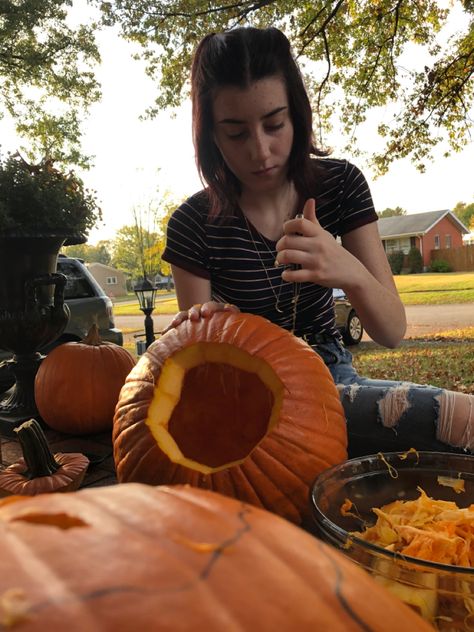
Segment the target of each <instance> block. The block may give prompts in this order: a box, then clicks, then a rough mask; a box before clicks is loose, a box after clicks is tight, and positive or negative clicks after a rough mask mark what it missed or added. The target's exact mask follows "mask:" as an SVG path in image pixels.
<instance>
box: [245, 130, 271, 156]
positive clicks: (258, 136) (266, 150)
mask: <svg viewBox="0 0 474 632" xmlns="http://www.w3.org/2000/svg"><path fill="white" fill-rule="evenodd" d="M249 145H250V148H249V149H250V159H251V160H252V161H253V162H262V163H264V162H265V160H267V158H269V157H270V139H269V138H268V137H267V136H266V135H265V133H264V132H263V131H261V130H257V131H255V133H254V134H252V135H251V137H250V142H249Z"/></svg>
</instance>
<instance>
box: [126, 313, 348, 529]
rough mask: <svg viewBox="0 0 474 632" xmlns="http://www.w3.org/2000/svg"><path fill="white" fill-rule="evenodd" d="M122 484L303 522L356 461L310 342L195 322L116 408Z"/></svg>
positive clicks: (139, 374) (278, 331) (242, 323)
mask: <svg viewBox="0 0 474 632" xmlns="http://www.w3.org/2000/svg"><path fill="white" fill-rule="evenodd" d="M113 442H114V457H115V465H116V472H117V477H118V480H119V481H120V482H140V483H149V484H152V485H158V484H170V483H172V484H174V483H189V484H191V485H195V486H198V487H205V488H209V489H213V490H215V491H218V492H221V493H223V494H225V495H229V496H235V497H237V498H240V499H241V500H245V501H247V502H250V503H252V504H255V505H257V506H261V507H264V508H266V509H268V510H270V511H273V512H275V513H278V514H280V515H282V516H284V517H286V518H288V519H290V520H292V521H294V522H296V523H301V522H302V521H303V520H304V519H305V517H306V516H307V515H308V513H309V501H308V498H309V490H310V487H311V483H312V482H313V481H314V479H315V477H316V475H317V474H318V473H319V472H321V471H322V470H324V469H325V468H327V467H329V466H331V465H333V464H336V463H339V462H341V461H343V460H344V459H346V458H347V453H346V445H347V436H346V425H345V418H344V414H343V410H342V406H341V403H340V400H339V395H338V391H337V389H336V386H335V384H334V381H333V379H332V377H331V374H330V372H329V370H328V369H327V367H326V366H325V364H324V362H323V361H322V360H321V358H320V357H319V356H318V355H317V354H316V353H315V352H314V351H313V350H312V349H311V347H309V346H308V345H307V344H306V343H305V342H304V341H303V340H301V339H298V338H296V337H295V336H293V335H292V334H290V333H289V332H287V331H285V330H284V329H282V328H281V327H278V326H277V325H274V324H272V323H271V322H269V321H268V320H266V319H264V318H261V317H260V316H253V315H250V314H239V313H232V312H219V313H216V314H214V315H213V316H212V317H211V318H202V319H200V320H199V321H198V322H191V321H189V320H188V321H186V322H184V323H182V324H181V325H180V326H179V327H177V328H176V329H173V330H171V331H169V332H168V333H167V334H165V335H164V336H163V337H162V338H161V339H160V340H159V341H157V342H155V343H154V344H153V345H152V346H151V347H149V349H148V351H147V353H146V354H145V355H144V356H142V357H141V358H140V360H139V362H138V364H137V366H136V367H135V369H134V370H133V371H132V372H131V373H130V375H129V376H128V378H127V381H126V383H125V385H124V387H123V389H122V391H121V394H120V399H119V402H118V404H117V409H116V414H115V420H114V430H113Z"/></svg>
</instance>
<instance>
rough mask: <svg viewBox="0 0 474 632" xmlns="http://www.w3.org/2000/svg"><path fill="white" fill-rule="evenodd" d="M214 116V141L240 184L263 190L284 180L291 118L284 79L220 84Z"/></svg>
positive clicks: (248, 188) (290, 143) (216, 95)
mask: <svg viewBox="0 0 474 632" xmlns="http://www.w3.org/2000/svg"><path fill="white" fill-rule="evenodd" d="M213 119H214V141H215V143H216V145H217V147H218V148H219V150H220V152H221V154H222V157H223V158H224V160H225V162H226V164H227V166H228V167H229V169H230V170H231V171H232V173H233V174H234V175H235V176H236V177H237V178H238V180H239V181H240V183H241V184H242V187H243V189H246V190H250V191H252V190H255V191H267V190H271V189H275V188H278V187H279V186H280V185H281V184H283V183H284V182H286V176H287V172H288V158H289V156H290V152H291V148H292V145H293V123H292V121H291V118H290V112H289V105H288V97H287V94H286V87H285V84H284V81H283V79H281V78H280V77H277V76H275V77H267V78H265V79H260V80H259V81H255V82H254V83H252V84H251V85H250V86H249V87H248V88H245V89H241V88H238V87H235V86H226V87H223V88H220V89H219V90H218V91H217V92H216V94H215V96H214V101H213Z"/></svg>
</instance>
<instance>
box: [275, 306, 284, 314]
mask: <svg viewBox="0 0 474 632" xmlns="http://www.w3.org/2000/svg"><path fill="white" fill-rule="evenodd" d="M275 311H277V312H278V313H279V314H283V310H282V309H281V307H279V306H278V305H275Z"/></svg>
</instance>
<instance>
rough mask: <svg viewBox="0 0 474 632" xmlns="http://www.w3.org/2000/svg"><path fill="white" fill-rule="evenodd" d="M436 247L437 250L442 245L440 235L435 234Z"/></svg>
mask: <svg viewBox="0 0 474 632" xmlns="http://www.w3.org/2000/svg"><path fill="white" fill-rule="evenodd" d="M434 247H435V250H439V249H440V245H439V235H435V236H434Z"/></svg>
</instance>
